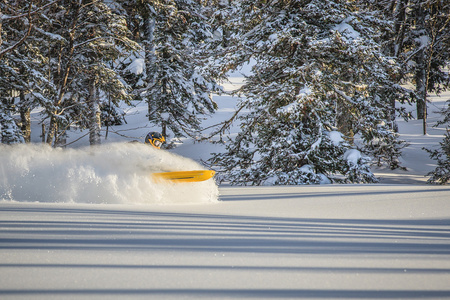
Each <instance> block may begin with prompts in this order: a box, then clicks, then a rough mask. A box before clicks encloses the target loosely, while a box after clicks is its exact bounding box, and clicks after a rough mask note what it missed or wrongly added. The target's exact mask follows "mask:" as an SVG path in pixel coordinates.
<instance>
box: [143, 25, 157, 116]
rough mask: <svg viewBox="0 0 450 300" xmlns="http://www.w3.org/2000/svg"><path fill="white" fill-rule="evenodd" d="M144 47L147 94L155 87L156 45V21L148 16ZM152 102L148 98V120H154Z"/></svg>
mask: <svg viewBox="0 0 450 300" xmlns="http://www.w3.org/2000/svg"><path fill="white" fill-rule="evenodd" d="M143 31H144V42H143V44H144V47H145V71H146V75H147V93H148V92H149V89H150V87H151V86H152V85H153V81H152V79H151V78H152V73H153V72H152V69H153V67H154V66H153V64H154V63H155V44H154V33H155V19H154V18H151V17H150V16H147V17H146V18H145V20H144V29H143ZM152 104H153V103H152V101H151V98H149V97H147V105H148V119H149V120H151V119H152V112H153V107H152Z"/></svg>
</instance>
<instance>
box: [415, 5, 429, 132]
mask: <svg viewBox="0 0 450 300" xmlns="http://www.w3.org/2000/svg"><path fill="white" fill-rule="evenodd" d="M422 2H423V1H419V0H416V3H415V16H416V28H417V29H416V30H417V33H418V36H419V41H420V44H419V45H417V47H419V50H418V52H417V54H416V57H415V61H416V65H417V67H416V68H417V69H416V74H415V75H416V93H417V96H418V99H417V119H422V120H424V128H423V133H424V134H426V132H427V130H426V117H427V116H426V111H427V94H428V91H427V76H428V72H427V58H426V48H427V44H425V43H427V42H426V40H427V39H426V37H427V33H426V30H425V11H424V9H423V7H422V5H423V3H422Z"/></svg>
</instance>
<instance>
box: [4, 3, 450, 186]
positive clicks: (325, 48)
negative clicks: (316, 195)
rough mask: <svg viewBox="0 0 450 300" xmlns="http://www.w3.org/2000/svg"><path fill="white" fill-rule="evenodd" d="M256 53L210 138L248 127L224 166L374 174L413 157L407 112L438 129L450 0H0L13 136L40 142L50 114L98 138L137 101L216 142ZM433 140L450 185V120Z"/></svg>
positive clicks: (243, 171) (227, 169) (285, 180)
mask: <svg viewBox="0 0 450 300" xmlns="http://www.w3.org/2000/svg"><path fill="white" fill-rule="evenodd" d="M249 63H251V64H252V73H251V74H250V75H248V76H247V78H246V81H245V83H244V85H243V86H242V87H241V88H240V89H239V90H236V91H234V92H233V93H234V94H235V95H239V96H240V99H241V101H240V102H239V105H238V107H237V109H236V113H235V114H234V115H233V117H232V118H231V119H229V120H227V121H226V122H222V123H221V124H218V125H217V126H216V128H215V130H214V131H213V132H212V133H211V134H212V135H218V136H222V135H225V133H226V132H227V130H228V129H229V127H230V126H231V124H233V123H235V122H239V124H240V130H241V131H240V132H239V134H238V135H237V136H236V137H235V138H234V139H232V140H230V141H227V143H226V151H225V152H223V153H215V154H214V155H213V156H212V158H211V159H210V161H209V162H208V163H209V164H210V165H211V166H214V167H215V168H216V169H218V170H220V171H221V173H222V174H224V176H225V177H226V179H227V180H228V181H230V183H232V184H252V185H260V184H265V183H267V182H268V181H270V182H271V183H273V184H305V183H321V182H323V181H331V182H339V183H350V182H352V183H354V182H358V183H371V182H376V178H375V177H374V176H373V174H372V173H371V171H370V166H371V164H378V165H382V164H383V165H386V166H388V167H389V168H391V169H396V168H402V166H401V163H400V162H399V157H400V156H401V153H402V149H403V148H404V147H406V146H407V143H406V142H405V141H403V140H401V139H400V138H399V135H398V133H397V125H396V119H398V118H402V119H405V120H408V119H411V118H417V119H420V120H423V134H427V127H428V126H429V125H428V124H427V103H428V97H429V95H430V94H431V93H434V94H440V93H442V92H443V91H446V90H448V89H449V87H450V77H449V67H450V66H449V65H450V3H449V1H447V0H425V1H418V0H369V1H367V0H364V1H363V0H352V1H350V0H347V1H345V0H342V1H331V0H253V1H248V0H154V1H151V0H27V1H24V0H0V128H1V142H2V144H8V145H12V144H17V143H29V142H30V136H31V126H30V114H31V112H32V111H34V110H39V111H40V117H41V120H40V124H41V137H42V143H45V144H48V145H50V146H52V147H65V146H67V145H68V144H69V143H70V141H68V133H69V132H70V131H76V130H86V132H87V134H88V135H89V143H90V144H91V145H98V144H101V135H102V131H101V129H102V127H105V126H111V125H120V124H121V123H122V122H124V116H125V112H124V111H123V110H121V109H120V108H119V104H123V103H126V104H128V105H130V106H132V105H133V103H134V101H136V100H139V101H145V103H146V104H147V105H148V111H147V116H148V121H149V123H151V124H153V125H154V126H155V127H158V128H160V131H161V132H162V133H163V135H164V136H166V137H190V138H194V139H197V140H205V139H208V138H209V137H210V136H209V135H208V136H207V135H205V134H204V132H203V128H202V127H201V119H202V118H203V117H204V116H206V115H211V114H214V111H215V110H216V109H217V104H216V103H215V102H214V97H213V95H217V94H221V93H225V91H224V90H223V88H222V86H221V84H222V83H223V82H226V80H227V74H228V73H229V72H230V71H233V70H238V69H239V68H240V67H242V66H243V65H245V64H249ZM405 103H414V104H415V105H416V107H417V109H416V111H415V113H413V114H411V113H408V112H406V111H405V110H404V109H403V107H402V104H405ZM449 118H450V101H448V102H447V105H446V109H444V110H443V111H442V121H441V124H449ZM429 152H430V155H431V156H432V157H433V158H434V159H436V161H437V168H436V170H435V171H434V172H433V174H431V179H430V182H432V183H441V184H445V183H447V182H448V180H449V176H450V175H449V174H450V133H449V129H448V126H447V133H446V135H445V136H444V137H443V140H442V143H441V144H440V148H439V149H437V150H430V151H429ZM355 153H356V158H355Z"/></svg>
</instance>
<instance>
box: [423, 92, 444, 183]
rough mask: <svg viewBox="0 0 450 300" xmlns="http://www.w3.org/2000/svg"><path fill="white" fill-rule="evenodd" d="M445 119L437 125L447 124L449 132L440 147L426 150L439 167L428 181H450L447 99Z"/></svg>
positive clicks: (430, 173) (430, 174) (432, 172)
mask: <svg viewBox="0 0 450 300" xmlns="http://www.w3.org/2000/svg"><path fill="white" fill-rule="evenodd" d="M442 115H443V119H442V120H440V121H439V122H437V124H436V125H435V126H439V125H442V124H446V125H447V132H446V133H445V136H444V139H443V140H442V142H440V143H439V148H438V149H427V148H425V150H426V151H427V152H428V153H430V157H431V158H432V159H434V160H436V161H437V167H436V168H435V169H434V170H433V171H431V172H429V173H428V174H427V176H430V178H429V179H428V183H437V184H447V183H448V182H449V181H450V128H449V127H448V124H450V100H447V107H446V108H445V109H444V110H443V111H442Z"/></svg>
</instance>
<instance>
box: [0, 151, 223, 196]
mask: <svg viewBox="0 0 450 300" xmlns="http://www.w3.org/2000/svg"><path fill="white" fill-rule="evenodd" d="M201 169H204V168H203V167H202V166H200V165H199V164H197V163H196V162H194V161H193V160H191V159H188V158H183V157H181V156H178V155H175V154H172V153H168V152H166V151H160V150H156V149H153V148H152V147H150V146H148V145H145V144H140V143H113V144H107V145H102V146H98V147H92V148H91V147H83V148H78V149H58V148H51V147H48V146H46V145H41V144H31V145H15V146H0V178H1V179H0V199H1V200H12V201H27V202H62V203H115V204H117V203H122V204H150V203H151V204H155V203H156V204H177V203H207V202H215V201H217V196H218V188H217V186H216V184H215V183H214V181H213V180H208V181H205V182H200V183H195V184H172V183H161V182H155V181H153V180H152V178H151V173H152V172H163V171H169V170H170V171H181V170H201Z"/></svg>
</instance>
